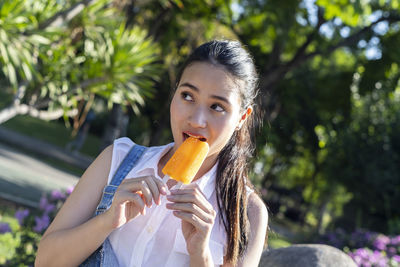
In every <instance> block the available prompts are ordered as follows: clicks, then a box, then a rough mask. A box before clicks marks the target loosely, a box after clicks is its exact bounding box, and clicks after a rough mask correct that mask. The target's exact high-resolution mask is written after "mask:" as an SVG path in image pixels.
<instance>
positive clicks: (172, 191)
mask: <svg viewBox="0 0 400 267" xmlns="http://www.w3.org/2000/svg"><path fill="white" fill-rule="evenodd" d="M170 192H171V194H175V193H176V192H178V190H176V189H172V190H170Z"/></svg>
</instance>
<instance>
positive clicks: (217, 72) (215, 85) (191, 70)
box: [179, 62, 240, 95]
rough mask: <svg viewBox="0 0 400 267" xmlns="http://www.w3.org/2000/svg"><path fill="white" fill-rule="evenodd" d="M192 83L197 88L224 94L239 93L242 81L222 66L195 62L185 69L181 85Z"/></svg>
mask: <svg viewBox="0 0 400 267" xmlns="http://www.w3.org/2000/svg"><path fill="white" fill-rule="evenodd" d="M183 84H191V85H193V86H194V87H196V88H197V89H199V90H200V91H201V90H207V91H214V93H219V94H224V95H228V94H229V95H231V94H234V95H238V91H239V88H238V86H240V83H238V81H237V79H235V78H234V77H233V76H232V75H231V74H230V73H229V72H228V71H227V70H225V68H223V67H222V66H218V65H214V64H211V63H206V62H195V63H192V64H190V65H189V66H188V67H186V68H185V70H184V71H183V74H182V77H181V79H180V82H179V86H181V85H183Z"/></svg>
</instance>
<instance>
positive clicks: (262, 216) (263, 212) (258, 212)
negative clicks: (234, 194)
mask: <svg viewBox="0 0 400 267" xmlns="http://www.w3.org/2000/svg"><path fill="white" fill-rule="evenodd" d="M247 215H248V217H249V222H250V225H254V224H257V225H258V224H261V225H260V226H265V227H266V226H267V224H268V211H267V207H266V206H265V204H264V201H263V200H262V199H261V198H260V197H259V196H258V195H257V194H256V193H251V194H250V196H249V198H248V200H247Z"/></svg>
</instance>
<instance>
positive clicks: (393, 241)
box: [390, 235, 400, 246]
mask: <svg viewBox="0 0 400 267" xmlns="http://www.w3.org/2000/svg"><path fill="white" fill-rule="evenodd" d="M390 244H392V245H395V246H396V245H400V235H398V236H395V237H393V238H392V239H391V240H390Z"/></svg>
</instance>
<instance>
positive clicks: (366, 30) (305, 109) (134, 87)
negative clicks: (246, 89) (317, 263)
mask: <svg viewBox="0 0 400 267" xmlns="http://www.w3.org/2000/svg"><path fill="white" fill-rule="evenodd" d="M212 38H217V39H220V38H228V39H238V40H240V41H241V42H242V43H244V44H245V45H246V46H247V49H248V50H249V51H250V52H251V53H252V54H253V55H254V58H255V61H256V64H257V68H258V71H259V74H260V78H261V79H260V102H259V110H260V111H262V115H261V118H262V123H260V125H259V126H260V127H259V131H257V132H256V133H255V137H256V138H255V139H256V143H257V150H256V155H255V157H254V158H253V161H252V163H251V170H252V171H251V178H252V181H253V183H254V184H255V185H256V186H257V188H258V190H259V192H260V194H261V196H262V197H263V199H264V201H265V203H266V204H267V206H268V207H269V211H270V222H271V224H272V225H276V229H285V230H282V232H281V231H279V233H278V230H277V231H276V232H275V233H272V234H271V235H270V240H271V241H270V242H271V244H276V247H278V246H285V245H288V244H290V243H291V242H303V241H309V240H312V239H313V238H314V237H315V236H320V235H323V234H324V233H326V232H327V231H330V230H334V229H337V228H342V229H345V230H346V231H349V232H351V231H353V230H355V229H357V228H364V229H369V230H371V231H376V232H380V233H384V234H387V235H395V234H398V233H399V232H400V212H399V210H398V205H399V203H400V164H399V163H400V82H399V80H400V71H399V64H400V49H399V45H398V44H399V43H400V1H399V0H370V1H362V0H355V1H352V0H331V1H327V0H316V1H313V0H303V1H300V0H279V1H277V0H268V1H258V0H214V1H208V0H191V1H186V0H158V1H156V0H148V1H144V0H143V1H142V0H140V1H131V0H97V1H95V0H84V1H77V0H71V1H65V0H35V1H33V0H1V1H0V67H1V69H0V85H1V86H0V126H1V127H5V128H7V129H12V130H14V131H16V132H19V133H23V134H26V135H29V136H31V137H34V138H37V139H40V140H43V141H46V142H49V143H51V144H54V145H56V146H59V147H61V148H64V147H65V146H67V144H68V143H69V142H71V141H72V140H74V138H76V135H79V129H83V127H84V125H85V120H87V116H88V114H89V111H90V110H92V111H94V113H95V115H96V116H95V118H94V119H92V120H91V122H90V128H89V134H88V137H87V138H86V140H85V142H84V144H83V146H82V147H81V148H80V153H82V154H86V155H88V156H91V157H95V156H96V155H97V154H98V153H99V151H101V149H102V148H104V147H105V146H106V145H108V144H110V143H111V142H112V140H113V139H115V138H117V137H119V136H125V135H127V136H129V137H130V138H131V139H133V140H134V141H135V142H137V143H140V144H143V145H161V144H165V143H166V142H170V141H171V140H172V137H171V133H170V129H169V117H168V114H169V99H170V97H171V89H172V88H173V87H174V86H175V84H176V80H175V77H176V74H177V71H178V70H179V66H180V65H181V64H182V62H183V60H184V59H185V57H186V56H187V55H188V54H189V53H190V52H191V51H192V50H193V49H194V48H195V47H197V46H198V45H199V44H201V43H203V42H205V41H207V40H210V39H212ZM63 167H64V168H67V169H68V166H63ZM71 168H73V167H72V166H71ZM74 172H75V173H76V172H79V171H76V169H75V170H74ZM282 233H286V236H285V234H283V235H282Z"/></svg>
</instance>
